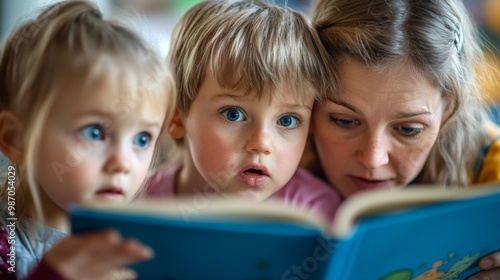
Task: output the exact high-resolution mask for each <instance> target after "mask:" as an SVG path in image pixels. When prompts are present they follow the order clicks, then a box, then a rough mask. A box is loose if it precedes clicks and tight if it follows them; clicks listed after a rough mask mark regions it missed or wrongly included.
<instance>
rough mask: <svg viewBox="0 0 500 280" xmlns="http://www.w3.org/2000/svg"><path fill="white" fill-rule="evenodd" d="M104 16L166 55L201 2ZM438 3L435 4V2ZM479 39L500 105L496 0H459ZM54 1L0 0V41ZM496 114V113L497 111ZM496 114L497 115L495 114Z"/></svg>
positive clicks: (105, 7) (305, 4) (116, 5)
mask: <svg viewBox="0 0 500 280" xmlns="http://www.w3.org/2000/svg"><path fill="white" fill-rule="evenodd" d="M93 1H94V2H96V3H97V4H98V6H99V7H100V8H101V10H102V11H103V13H104V15H105V16H108V17H118V18H126V19H127V21H129V22H130V24H131V25H132V26H135V27H137V28H139V29H140V30H141V33H142V34H145V35H146V38H147V39H148V40H150V41H151V42H152V43H153V44H155V45H156V46H157V47H158V48H159V49H160V50H161V52H162V54H167V53H168V46H169V39H170V34H171V31H172V28H173V26H174V25H175V23H176V22H177V21H178V20H179V18H180V16H181V15H182V14H183V13H184V12H185V11H186V10H187V9H189V8H190V7H191V6H192V5H194V4H196V3H198V2H200V1H201V0H140V1H137V0H93ZM274 1H275V2H276V3H278V4H280V5H287V6H288V7H291V8H293V9H296V10H299V11H302V12H304V13H309V12H310V9H311V6H312V4H313V1H314V0H274ZM436 1H438V0H436ZM462 1H464V4H465V5H466V7H467V8H468V10H469V11H470V14H471V16H472V18H473V20H474V21H475V22H476V23H477V26H478V27H479V29H480V31H481V34H482V35H483V36H482V37H483V40H482V44H483V46H484V49H485V52H486V54H487V57H488V63H490V65H491V66H492V67H490V68H489V69H490V70H489V73H487V74H486V75H488V76H491V78H490V79H489V80H488V81H485V82H484V83H485V84H484V85H483V86H484V92H485V94H486V96H487V97H488V99H489V101H490V102H491V103H492V104H500V83H499V82H498V81H500V74H499V72H500V62H499V61H500V51H499V50H500V0H462ZM54 2H57V1H56V0H0V38H3V36H5V34H6V33H7V32H8V31H9V30H10V29H11V28H12V27H13V26H15V25H16V24H17V23H19V22H20V21H22V20H24V19H26V18H29V17H31V16H33V15H34V14H36V12H37V11H38V10H39V8H40V7H43V6H46V5H49V4H51V3H54ZM499 112H500V111H499ZM497 113H498V112H497Z"/></svg>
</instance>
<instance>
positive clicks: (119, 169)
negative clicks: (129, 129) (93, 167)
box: [104, 147, 131, 173]
mask: <svg viewBox="0 0 500 280" xmlns="http://www.w3.org/2000/svg"><path fill="white" fill-rule="evenodd" d="M130 168H131V164H130V156H129V152H128V151H127V149H125V148H123V147H116V148H115V149H113V151H112V152H111V154H110V156H109V158H108V160H107V161H106V164H105V165H104V171H105V172H107V173H129V172H130Z"/></svg>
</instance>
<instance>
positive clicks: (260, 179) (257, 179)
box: [239, 165, 270, 187]
mask: <svg viewBox="0 0 500 280" xmlns="http://www.w3.org/2000/svg"><path fill="white" fill-rule="evenodd" d="M239 179H240V181H242V182H243V183H244V184H245V185H247V186H251V187H259V186H262V185H264V184H266V183H267V182H268V181H269V180H270V177H269V175H268V172H267V169H266V167H265V166H258V165H252V166H249V167H247V168H245V169H244V170H243V172H241V173H240V175H239Z"/></svg>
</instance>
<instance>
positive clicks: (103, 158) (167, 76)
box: [0, 1, 175, 280]
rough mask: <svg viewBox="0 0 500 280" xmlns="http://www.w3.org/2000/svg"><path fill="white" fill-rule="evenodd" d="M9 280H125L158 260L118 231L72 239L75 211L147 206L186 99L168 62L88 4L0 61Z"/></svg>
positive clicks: (74, 7) (2, 52) (15, 35)
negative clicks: (169, 129)
mask: <svg viewBox="0 0 500 280" xmlns="http://www.w3.org/2000/svg"><path fill="white" fill-rule="evenodd" d="M0 77H2V79H1V80H0V150H1V151H2V153H3V154H4V155H5V156H6V157H7V158H8V159H9V161H10V165H9V166H4V167H2V168H3V171H2V174H3V175H4V176H3V177H4V179H5V181H4V182H3V186H2V188H1V189H0V200H1V204H0V205H1V208H0V211H1V212H0V278H1V279H3V280H7V279H116V278H121V277H122V276H123V277H128V276H129V275H128V274H127V273H122V272H123V271H122V270H120V268H121V267H124V266H126V265H129V264H132V263H134V262H137V261H141V260H145V259H148V258H150V257H151V256H152V252H151V250H150V249H149V248H147V247H145V246H144V245H142V244H140V243H139V242H137V241H135V240H131V239H122V238H121V237H120V236H119V235H118V234H117V233H116V232H114V231H111V230H109V231H100V232H95V233H89V234H85V235H79V236H67V233H68V228H69V221H68V213H67V207H68V205H69V204H70V203H78V202H81V201H83V200H87V199H97V200H103V201H107V202H109V203H113V202H116V201H127V200H131V199H132V198H133V197H135V195H136V193H137V191H138V190H139V188H140V187H141V185H142V184H143V181H144V179H145V177H146V174H147V172H148V170H149V168H150V166H151V164H152V163H153V160H154V157H155V154H156V153H157V151H156V150H157V148H156V147H157V145H156V143H157V141H158V139H159V137H160V136H161V132H162V131H163V123H164V122H167V123H168V122H169V120H170V117H171V115H172V113H173V110H174V108H175V106H174V104H175V87H174V82H173V77H172V75H171V73H170V70H169V69H168V68H167V67H166V65H165V62H164V61H163V59H162V58H161V57H160V56H159V55H157V54H156V52H155V51H153V49H151V48H149V47H148V46H147V45H146V44H145V43H144V42H143V41H142V39H140V37H138V36H137V35H136V34H135V33H134V32H132V31H130V30H129V29H127V28H125V27H123V26H121V25H119V24H118V23H114V22H111V21H108V20H105V19H103V18H102V15H101V14H100V12H99V10H98V9H97V8H95V7H94V6H93V4H90V3H88V2H84V1H69V2H60V3H57V4H54V5H52V6H50V7H48V8H47V9H46V10H44V11H43V12H42V13H41V14H40V15H39V16H38V17H36V18H34V19H32V20H29V21H27V22H26V23H23V24H21V25H20V26H19V27H17V28H16V29H15V30H14V31H13V32H12V33H11V34H10V35H9V36H8V37H6V38H5V40H4V42H3V44H2V47H1V49H0Z"/></svg>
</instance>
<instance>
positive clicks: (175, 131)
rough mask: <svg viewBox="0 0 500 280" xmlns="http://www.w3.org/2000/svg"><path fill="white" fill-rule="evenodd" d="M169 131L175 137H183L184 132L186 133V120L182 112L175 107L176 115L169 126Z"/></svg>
mask: <svg viewBox="0 0 500 280" xmlns="http://www.w3.org/2000/svg"><path fill="white" fill-rule="evenodd" d="M168 133H169V134H170V136H172V138H174V139H182V138H183V137H184V134H186V129H185V128H184V120H183V119H182V113H181V112H180V111H179V109H175V112H174V116H173V117H172V121H170V125H169V126H168Z"/></svg>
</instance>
